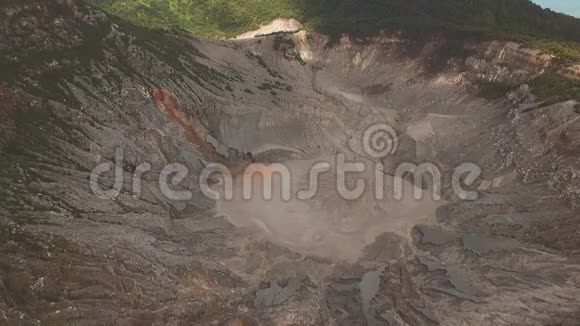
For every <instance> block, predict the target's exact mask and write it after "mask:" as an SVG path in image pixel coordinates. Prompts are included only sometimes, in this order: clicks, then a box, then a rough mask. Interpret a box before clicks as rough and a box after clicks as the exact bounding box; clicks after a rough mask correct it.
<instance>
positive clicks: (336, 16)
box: [87, 0, 580, 62]
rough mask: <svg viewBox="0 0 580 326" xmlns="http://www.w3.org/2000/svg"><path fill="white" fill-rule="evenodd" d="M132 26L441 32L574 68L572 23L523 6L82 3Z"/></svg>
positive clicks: (363, 1) (578, 52)
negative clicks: (521, 49)
mask: <svg viewBox="0 0 580 326" xmlns="http://www.w3.org/2000/svg"><path fill="white" fill-rule="evenodd" d="M87 1H89V2H90V3H92V4H94V5H97V6H99V7H101V8H103V9H104V10H106V11H108V12H110V13H113V14H115V15H118V16H119V17H122V18H123V19H127V20H129V21H131V22H133V23H135V24H137V25H141V26H147V27H153V28H172V27H179V28H183V29H186V30H189V31H191V32H193V33H194V34H198V35H205V36H209V37H217V38H219V37H233V36H235V35H238V34H240V33H242V32H244V31H248V30H252V29H255V28H257V27H258V26H259V25H260V24H262V23H264V22H267V21H269V20H272V19H274V18H277V17H295V18H297V19H299V20H301V21H302V22H304V23H305V24H306V26H307V27H308V28H312V29H317V30H320V31H323V32H326V33H329V34H331V35H337V34H340V33H354V34H367V33H373V32H376V31H377V30H379V29H383V28H399V27H404V30H405V31H406V32H407V33H408V34H409V36H422V35H425V34H427V33H431V32H436V31H444V32H447V33H454V34H460V35H469V36H476V37H501V38H507V39H513V40H517V41H521V42H525V43H527V44H529V45H530V46H534V47H537V48H540V49H543V50H544V51H546V52H549V53H554V54H557V55H558V56H560V57H562V59H563V60H564V61H566V62H572V61H574V62H576V61H580V45H579V44H578V43H577V42H580V19H576V18H573V17H571V16H567V15H563V14H558V13H555V12H552V11H550V10H543V9H542V8H541V7H539V6H537V5H535V4H533V3H532V2H531V1H529V0H439V1H433V0H237V1H231V0H87Z"/></svg>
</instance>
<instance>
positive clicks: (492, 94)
mask: <svg viewBox="0 0 580 326" xmlns="http://www.w3.org/2000/svg"><path fill="white" fill-rule="evenodd" d="M477 85H478V87H479V95H480V96H481V97H484V98H487V99H490V100H495V99H498V98H500V97H504V96H505V95H506V94H507V92H509V91H510V89H512V88H513V85H508V84H506V83H502V82H491V81H487V80H479V81H478V82H477Z"/></svg>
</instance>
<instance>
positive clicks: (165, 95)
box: [153, 88, 251, 176]
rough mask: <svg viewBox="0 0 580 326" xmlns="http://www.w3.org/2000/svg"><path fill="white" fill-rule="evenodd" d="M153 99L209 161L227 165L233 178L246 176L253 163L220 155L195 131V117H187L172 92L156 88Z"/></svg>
mask: <svg viewBox="0 0 580 326" xmlns="http://www.w3.org/2000/svg"><path fill="white" fill-rule="evenodd" d="M153 98H154V100H155V104H156V105H157V108H158V109H159V110H160V111H161V112H163V113H165V114H167V115H168V116H169V117H170V118H171V120H173V121H175V122H176V123H177V124H178V125H179V126H180V127H181V129H182V130H183V131H184V132H185V137H186V138H187V140H188V141H189V142H190V143H191V144H192V145H194V146H196V147H197V148H198V149H199V151H200V152H201V153H202V155H203V156H204V158H205V159H206V160H207V161H211V162H216V163H220V164H223V165H225V166H226V167H227V168H228V169H229V170H230V171H231V172H232V175H233V176H240V175H243V174H244V171H245V170H246V168H247V167H248V166H250V164H251V163H250V162H247V161H232V160H229V159H228V158H227V157H225V156H223V155H221V154H220V153H218V151H217V150H216V149H215V147H213V145H211V144H210V143H208V142H207V140H206V139H205V137H202V136H201V135H200V134H199V133H198V132H197V130H195V128H194V127H193V122H194V120H193V117H188V116H187V114H186V111H185V110H184V109H183V108H182V107H181V106H180V105H179V103H178V101H177V100H176V99H175V96H174V95H173V94H172V93H171V92H169V91H168V90H166V89H162V88H156V89H154V90H153Z"/></svg>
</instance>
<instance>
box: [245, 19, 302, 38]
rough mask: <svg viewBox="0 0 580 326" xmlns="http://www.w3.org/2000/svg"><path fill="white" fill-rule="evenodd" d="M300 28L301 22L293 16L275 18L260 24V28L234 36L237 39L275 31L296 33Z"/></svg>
mask: <svg viewBox="0 0 580 326" xmlns="http://www.w3.org/2000/svg"><path fill="white" fill-rule="evenodd" d="M301 29H302V24H301V23H300V22H299V21H297V20H296V19H293V18H277V19H274V20H272V21H271V22H269V23H267V24H264V25H262V26H260V28H258V29H256V30H254V31H249V32H246V33H243V34H240V35H238V36H237V37H236V39H238V40H244V39H249V38H254V37H256V36H264V35H270V34H276V33H296V32H298V31H300V30H301Z"/></svg>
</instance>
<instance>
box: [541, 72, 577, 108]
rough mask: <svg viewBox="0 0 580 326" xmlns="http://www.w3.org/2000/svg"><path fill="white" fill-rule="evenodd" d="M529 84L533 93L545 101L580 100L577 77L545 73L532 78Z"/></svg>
mask: <svg viewBox="0 0 580 326" xmlns="http://www.w3.org/2000/svg"><path fill="white" fill-rule="evenodd" d="M530 86H531V87H532V91H533V92H534V94H535V95H537V96H538V97H539V98H540V99H542V100H544V101H545V102H550V103H555V102H561V101H569V100H579V101H580V80H577V79H568V78H564V77H561V76H559V75H557V74H555V73H546V74H543V75H540V76H539V77H538V78H536V79H534V80H533V81H532V82H531V84H530Z"/></svg>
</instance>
